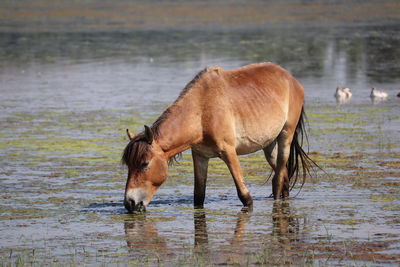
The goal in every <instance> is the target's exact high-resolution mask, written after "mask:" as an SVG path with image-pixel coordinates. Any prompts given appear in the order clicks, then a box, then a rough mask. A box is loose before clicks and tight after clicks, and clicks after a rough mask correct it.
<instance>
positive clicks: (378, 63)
mask: <svg viewBox="0 0 400 267" xmlns="http://www.w3.org/2000/svg"><path fill="white" fill-rule="evenodd" d="M399 31H400V28H399V27H398V26H386V27H384V26H382V27H378V26H375V27H373V26H370V27H350V28H345V27H343V28H340V27H338V28H315V27H309V28H278V29H271V30H246V31H227V32H224V31H223V32H219V31H211V32H210V31H179V32H175V31H161V32H157V31H139V32H132V33H59V34H57V33H37V34H35V33H32V34H18V33H16V34H13V33H2V34H0V47H1V48H2V49H1V50H0V71H1V83H2V87H1V90H2V103H1V104H2V105H3V106H7V107H9V106H16V108H18V104H16V105H14V104H12V103H13V102H10V101H18V100H17V99H19V100H22V101H21V102H22V103H25V105H24V106H25V107H29V110H32V109H36V108H41V107H43V108H45V107H48V106H52V105H54V103H57V105H58V106H59V107H62V108H64V107H65V108H66V109H75V108H78V109H79V107H78V106H79V105H80V108H83V109H97V108H99V107H100V108H120V107H127V106H129V107H134V108H135V107H137V105H146V104H147V105H148V104H151V102H163V103H169V102H171V101H172V100H173V99H174V98H175V97H176V96H177V95H178V92H179V91H180V90H181V89H182V88H183V87H184V85H185V84H186V83H187V82H188V81H190V79H191V78H192V77H193V76H194V75H195V74H196V73H197V72H198V71H200V70H201V69H203V68H204V67H206V66H213V65H219V66H221V67H223V68H227V69H230V68H235V67H238V66H241V65H245V64H248V63H254V62H263V61H271V62H274V63H277V64H280V65H282V66H283V67H285V68H286V69H288V70H289V71H290V72H292V73H293V75H294V76H295V77H297V78H298V79H299V80H300V81H301V82H302V83H303V85H304V87H305V89H306V98H307V99H313V101H314V100H318V101H327V102H331V100H332V98H331V95H333V92H334V90H335V88H336V86H338V85H341V86H347V87H350V88H351V89H352V90H353V93H354V98H353V99H354V101H355V102H357V101H366V98H367V97H368V96H369V91H370V89H371V88H372V87H382V88H384V89H385V90H387V91H388V92H389V94H391V95H392V96H394V95H395V94H397V93H398V91H399V90H400V88H399V79H400V65H399V64H398V62H399V58H400V34H399ZM64 80H67V81H68V83H62V82H61V81H64ZM54 83H57V84H54ZM127 96H128V97H127ZM26 101H29V103H32V106H29V105H28V106H26ZM36 101H39V102H36ZM13 108H14V107H13ZM13 108H11V110H13ZM135 109H136V108H135ZM137 110H139V111H141V112H143V110H142V108H139V107H138V108H137ZM144 112H146V111H144ZM3 115H4V113H3Z"/></svg>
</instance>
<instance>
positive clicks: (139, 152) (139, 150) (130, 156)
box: [121, 134, 150, 170]
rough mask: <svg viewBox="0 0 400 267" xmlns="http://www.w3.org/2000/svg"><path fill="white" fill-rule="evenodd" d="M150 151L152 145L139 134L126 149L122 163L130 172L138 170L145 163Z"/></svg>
mask: <svg viewBox="0 0 400 267" xmlns="http://www.w3.org/2000/svg"><path fill="white" fill-rule="evenodd" d="M149 150H150V145H149V144H148V143H147V142H146V141H145V140H144V135H143V134H138V135H137V136H136V137H135V138H133V139H132V140H131V141H130V142H129V143H128V145H127V146H126V147H125V149H124V153H123V154H122V159H121V162H122V163H124V164H125V165H126V166H128V168H129V169H130V170H138V169H139V168H140V165H141V164H142V163H143V162H145V160H146V155H147V152H148V151H149Z"/></svg>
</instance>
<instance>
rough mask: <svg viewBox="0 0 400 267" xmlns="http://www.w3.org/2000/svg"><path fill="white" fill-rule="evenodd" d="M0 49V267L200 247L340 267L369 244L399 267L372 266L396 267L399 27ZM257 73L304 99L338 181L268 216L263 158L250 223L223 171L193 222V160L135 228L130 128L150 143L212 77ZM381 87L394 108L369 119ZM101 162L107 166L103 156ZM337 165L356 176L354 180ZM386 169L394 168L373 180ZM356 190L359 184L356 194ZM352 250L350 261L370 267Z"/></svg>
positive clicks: (82, 37)
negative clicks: (291, 79) (294, 87)
mask: <svg viewBox="0 0 400 267" xmlns="http://www.w3.org/2000/svg"><path fill="white" fill-rule="evenodd" d="M0 48H1V49H0V95H1V96H0V97H1V98H0V99H1V100H0V108H1V114H0V127H1V130H0V139H1V143H0V144H1V146H0V148H1V152H0V154H1V155H0V157H1V158H2V159H1V165H2V166H1V175H0V183H1V184H0V185H1V187H0V199H1V200H0V203H1V208H2V217H1V221H2V224H1V226H0V235H1V236H2V240H1V244H0V245H1V248H2V251H3V252H2V254H1V255H0V256H1V257H2V260H3V261H4V262H7V261H8V260H7V259H8V258H7V257H8V256H9V255H10V250H14V251H17V252H18V251H20V252H21V253H22V255H25V256H26V257H28V256H29V255H31V251H30V250H31V249H36V254H37V255H40V253H42V256H37V257H38V261H39V262H40V261H42V262H49V261H48V259H56V260H57V261H55V262H60V263H65V262H69V263H70V262H71V258H73V260H72V262H80V263H82V262H85V263H88V264H96V263H98V262H111V263H118V262H120V263H121V264H122V265H124V264H127V263H128V262H129V260H132V259H140V258H141V257H145V256H146V255H149V254H150V255H154V253H153V254H151V253H150V252H149V251H153V250H154V249H155V250H157V252H158V253H159V254H160V255H162V257H163V258H166V259H167V258H175V257H176V256H177V255H178V256H182V257H183V258H184V257H185V255H186V253H189V251H192V249H194V248H193V247H196V246H195V245H196V244H200V245H203V246H205V247H206V248H207V247H208V248H209V250H210V251H208V252H207V253H203V254H204V255H208V257H209V259H212V260H211V261H212V262H214V263H218V262H224V261H225V259H222V258H223V256H221V255H229V257H231V261H232V262H236V261H237V262H242V260H243V259H236V258H235V257H237V255H250V254H251V253H256V256H257V255H258V254H257V253H259V250H260V240H262V242H261V243H262V244H263V246H264V247H263V249H264V250H267V249H266V248H268V249H270V250H268V251H269V252H268V253H272V254H271V255H270V256H269V257H270V258H271V259H272V263H275V264H277V263H278V264H282V261H281V258H285V259H286V258H289V259H290V261H289V262H283V264H290V263H294V264H296V263H299V262H300V263H304V262H303V258H304V257H308V258H309V257H311V256H310V255H311V254H310V252H305V251H304V250H305V249H304V248H305V247H306V248H307V249H308V251H311V250H317V251H319V252H317V253H320V254H322V256H320V257H321V258H323V259H324V261H323V262H325V263H326V262H328V263H329V260H330V258H331V256H332V255H333V256H332V259H336V260H337V261H334V263H337V262H339V264H340V262H341V259H340V257H339V259H338V256H337V255H339V254H340V255H342V254H343V255H347V254H346V250H345V249H343V247H341V246H342V245H341V244H342V243H343V244H344V243H345V242H348V243H346V244H347V245H348V246H349V247H351V245H352V244H354V243H355V244H357V245H360V246H362V244H364V243H363V242H370V241H371V240H372V241H371V242H375V241H376V242H377V245H376V246H378V245H381V246H382V247H384V249H383V251H382V254H384V255H389V256H387V257H388V258H385V257H386V256H385V257H383V258H379V257H378V258H379V259H380V260H377V262H378V264H379V263H382V264H391V263H393V262H398V260H397V261H396V257H397V256H398V255H400V253H399V251H400V245H399V242H398V240H399V236H400V224H399V221H398V219H396V217H398V216H399V214H400V209H399V203H400V200H399V197H400V195H399V191H398V188H399V183H398V178H399V172H398V169H397V165H395V164H394V163H392V162H393V161H398V159H399V158H400V156H399V151H400V147H399V146H398V144H399V142H400V134H399V130H400V125H399V115H398V114H399V104H400V101H399V99H398V98H396V94H397V93H399V92H400V64H399V62H400V26H354V27H352V26H350V27H276V28H271V29H266V30H234V31H228V30H227V31H173V30H171V31H133V32H127V33H110V32H104V33H102V32H97V33H0ZM262 61H271V62H274V63H277V64H280V65H282V66H283V67H284V68H286V69H288V70H289V71H290V72H292V73H293V75H294V76H295V77H296V78H298V79H299V81H300V82H301V83H302V84H303V86H304V87H305V90H306V109H307V110H309V115H310V128H311V129H314V131H313V130H311V135H310V151H311V152H314V153H322V154H323V155H327V156H326V157H328V155H329V159H325V161H324V160H323V158H324V157H322V159H321V158H319V159H320V160H321V161H322V162H321V161H320V163H321V164H322V165H323V166H324V167H325V168H326V170H327V171H328V172H329V173H330V174H331V175H332V176H333V178H332V179H330V178H328V177H326V176H324V175H322V179H321V181H317V182H315V181H314V183H316V184H313V183H311V184H310V185H309V186H308V187H305V188H304V189H303V191H302V193H301V194H300V196H299V197H298V198H297V199H294V200H291V201H290V207H282V206H281V205H279V204H273V202H272V201H270V200H268V198H267V196H268V195H269V193H270V185H269V184H268V185H267V186H262V187H260V183H262V181H263V180H264V178H263V177H266V176H267V175H268V173H269V172H268V171H267V170H262V171H261V170H260V169H263V168H265V165H262V167H260V166H261V164H262V163H261V162H263V160H262V158H261V159H260V157H259V155H258V157H255V158H251V157H250V158H249V159H246V158H245V159H244V163H243V166H244V169H246V167H247V168H248V169H250V170H251V171H253V172H254V173H252V172H251V171H247V172H246V176H249V177H250V180H249V181H248V183H249V185H250V191H251V192H252V194H253V196H254V199H255V211H254V213H253V214H252V215H248V214H243V213H238V212H239V210H240V205H239V204H240V203H239V201H238V199H237V197H236V194H235V190H234V188H233V187H232V185H233V183H232V181H231V178H230V177H229V174H228V173H227V172H226V168H225V167H220V166H219V165H217V167H215V168H214V169H213V170H212V171H211V172H210V176H212V177H215V180H214V182H213V181H212V180H211V181H210V183H211V185H210V186H209V191H208V192H207V201H206V207H207V209H206V210H205V212H194V211H193V210H192V209H191V206H192V190H193V189H192V179H193V178H192V171H191V165H190V157H189V156H188V157H184V159H183V160H182V161H181V164H182V165H178V166H177V167H176V168H173V169H172V170H171V173H170V178H169V179H170V180H169V181H168V182H167V183H166V184H165V186H164V187H163V188H162V189H160V191H159V193H158V194H157V195H156V197H155V198H154V201H153V202H152V204H151V205H150V207H149V214H148V215H147V216H145V217H137V218H132V217H131V216H129V215H125V214H124V209H123V206H122V202H121V200H122V194H123V188H124V183H125V180H124V179H125V178H124V177H125V175H126V174H125V170H124V169H123V168H120V167H119V165H118V161H119V156H120V153H121V151H122V149H123V146H124V145H125V144H126V141H125V140H124V139H123V138H124V130H125V128H127V127H129V128H133V130H135V131H136V130H141V129H142V125H143V124H144V123H151V122H152V121H154V119H155V118H156V117H157V115H158V114H160V113H161V112H162V111H163V110H164V108H165V107H166V106H167V105H168V104H170V103H171V102H172V101H173V100H174V99H175V98H176V97H177V95H178V94H179V92H180V90H181V89H182V88H184V86H185V85H186V83H187V82H189V81H190V80H191V79H192V78H193V77H194V76H195V74H196V73H197V72H198V71H200V70H201V69H203V68H204V67H206V66H213V65H218V66H221V67H223V68H225V69H230V68H235V67H238V66H241V65H245V64H249V63H253V62H262ZM338 85H341V86H347V87H349V88H351V90H352V91H353V98H352V100H351V101H350V102H349V103H348V104H346V105H343V106H337V105H336V102H335V99H334V97H333V94H334V91H335V88H336V86H338ZM372 87H377V88H382V89H384V90H386V91H387V92H388V93H389V99H388V100H387V101H385V102H383V103H379V104H376V105H373V104H372V103H371V100H370V99H369V94H370V90H371V88H372ZM338 114H339V115H338ZM357 114H360V115H359V116H358V115H357ZM338 117H339V118H338ZM127 118H133V119H131V120H129V119H127ZM116 121H117V123H116ZM358 121H359V123H358ZM349 129H350V130H349ZM20 140H21V141H20ZM24 140H26V142H25V143H24ZM38 140H44V141H43V142H44V143H43V144H42V143H40V142H41V141H38ZM46 140H47V141H48V142H47V143H46V142H45V141H46ZM53 140H54V142H53ZM20 142H22V143H20ZM35 142H37V144H36V143H35ZM68 142H70V143H71V142H76V144H75V143H73V144H72V143H71V144H70V145H69V143H68ZM85 142H86V143H85ZM32 143H33V144H34V145H32ZM60 143H61V144H60ZM64 143H65V144H64ZM93 143H96V145H99V143H100V145H102V146H100V147H97V146H94V145H93ZM46 145H47V146H48V145H51V149H50V148H49V149H47V150H46V148H45V147H46ZM63 145H65V146H67V147H64V146H63ZM75 146H76V147H75ZM103 148H106V149H109V150H107V153H109V154H106V153H105V152H102V151H100V152H99V151H97V150H96V149H103ZM52 149H54V150H52ZM94 150H96V152H93V151H94ZM60 152H61V153H60ZM96 153H97V154H96ZM334 153H338V154H335V155H336V156H335V157H336V158H335V157H333V156H332V155H334ZM359 153H364V154H363V155H362V156H360V154H359ZM99 155H100V156H99ZM316 155H317V156H318V154H316ZM343 155H345V156H346V157H348V158H345V160H346V164H348V163H347V162H353V163H354V162H356V163H354V164H355V167H354V166H353V165H351V166H350V165H346V164H344V163H343V162H342V161H343V160H344V159H342V158H341V156H343ZM90 160H94V161H93V162H92V161H90ZM385 162H388V164H389V163H390V164H394V165H390V164H389V165H382V166H383V167H382V166H381V165H379V166H381V167H379V166H378V165H377V164H384V163H385ZM254 164H255V165H256V167H252V166H253V165H254ZM257 164H258V165H257ZM263 164H264V163H263ZM341 164H342V165H341ZM223 168H225V169H223ZM370 168H372V171H371V170H370ZM220 169H223V171H220ZM380 171H382V172H384V173H383V174H382V173H381V172H380ZM367 174H368V175H367ZM364 176H365V177H364ZM381 176H382V177H383V178H384V179H383V180H384V181H385V183H386V185H382V184H379V185H376V186H375V184H372V185H367V186H363V181H364V178H365V181H367V180H368V179H369V178H370V177H377V178H380V177H381ZM121 177H122V178H121ZM348 177H352V179H356V178H355V177H361V178H362V179H361V181H358V180H357V181H352V182H348V179H347V178H348ZM252 179H253V180H252ZM349 179H350V178H349ZM342 181H344V182H342ZM368 181H369V180H368ZM359 183H360V184H361V185H360V187H357V186H359ZM365 183H366V182H365ZM374 186H375V187H374ZM396 188H397V189H396ZM393 190H395V191H393ZM389 204H390V205H389ZM37 214H39V215H37ZM274 214H278V215H274ZM60 240H61V241H62V242H61V244H60ZM321 240H323V241H324V242H325V241H326V243H323V245H321V246H327V244H328V243H329V244H331V245H332V246H337V247H340V249H338V251H337V255H336V254H335V253H332V255H331V254H326V253H325V250H323V249H319V248H318V245H315V244H319V242H322V241H321ZM349 240H350V241H349ZM396 240H397V241H396ZM379 242H389V245H387V244H386V243H384V244H385V245H384V246H383V245H382V244H381V243H379ZM269 244H272V245H273V247H272V248H271V247H269ZM338 244H340V245H338ZM368 244H369V243H368ZM374 245H375V243H374ZM275 246H276V247H275ZM365 246H367V245H365ZM371 246H372V245H371ZM356 248H357V247H356ZM356 248H354V250H352V249H351V248H349V251H351V253H354V254H356V253H360V252H359V251H358V250H357V249H356ZM373 248H374V247H372V248H371V251H373ZM334 249H336V247H334ZM278 251H279V252H278ZM282 251H284V253H283V254H282ZM321 251H322V252H321ZM17 252H15V253H14V255H17V254H18V253H17ZM203 252H204V251H203ZM264 252H265V251H264ZM264 252H262V253H264ZM23 253H25V254H23ZM46 253H47V254H46ZM260 253H261V252H260ZM313 253H314V252H313ZM43 255H45V257H44V258H46V255H49V256H48V257H47V258H48V259H47V260H46V259H43V258H41V257H43ZM251 255H253V254H251ZM274 255H275V256H274ZM304 255H306V256H304ZM360 255H363V254H360ZM391 255H395V256H394V259H393V258H390V256H391ZM13 257H15V256H13ZM29 257H30V256H29ZM151 257H153V258H152V259H154V256H151ZM260 257H261V256H260ZM239 258H240V257H239ZM10 259H11V261H12V259H14V258H12V257H11V256H10ZM117 259H118V260H117ZM312 259H313V260H314V254H312ZM332 259H331V260H332ZM357 260H360V261H361V262H368V264H375V261H373V260H371V259H369V258H365V257H364V258H363V257H361V256H360V258H355V259H354V261H350V263H351V264H352V263H353V262H357ZM313 262H314V263H315V261H312V262H311V263H313ZM348 262H349V261H347V263H348ZM270 263H271V262H270ZM316 263H318V261H317V262H316ZM320 264H323V263H321V262H320Z"/></svg>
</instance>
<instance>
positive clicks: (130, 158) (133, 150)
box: [121, 68, 208, 170]
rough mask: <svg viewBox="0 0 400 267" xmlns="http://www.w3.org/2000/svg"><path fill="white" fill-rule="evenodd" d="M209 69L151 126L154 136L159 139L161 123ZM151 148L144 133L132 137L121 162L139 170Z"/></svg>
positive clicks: (204, 70) (131, 168) (187, 86)
mask: <svg viewBox="0 0 400 267" xmlns="http://www.w3.org/2000/svg"><path fill="white" fill-rule="evenodd" d="M207 71H208V69H207V68H205V69H203V70H202V71H200V72H199V73H197V75H196V76H195V77H194V78H193V79H192V80H191V81H190V82H189V83H188V84H187V85H186V86H185V88H183V90H182V91H181V92H180V94H179V97H178V98H177V99H176V100H175V102H174V103H173V104H172V105H171V106H169V107H168V108H167V109H166V110H165V111H164V112H163V113H162V114H161V116H160V117H158V119H157V120H156V121H155V122H154V123H153V125H152V126H151V130H152V132H153V135H154V138H155V139H157V138H158V137H159V136H160V134H161V133H160V126H161V124H162V123H163V122H164V121H165V120H166V119H167V118H168V117H169V115H170V114H171V110H172V108H173V107H174V105H175V104H176V103H177V101H178V100H179V99H181V98H182V97H184V96H185V95H186V94H187V92H189V91H190V89H192V88H193V86H194V85H195V84H196V83H197V82H198V81H199V80H200V78H201V77H202V75H203V74H204V73H206V72H207ZM149 150H150V145H149V144H148V143H147V142H146V141H145V140H144V134H143V133H140V134H138V135H137V136H136V137H135V138H134V139H132V140H131V141H130V142H129V143H128V145H127V146H126V147H125V149H124V152H123V154H122V159H121V162H122V163H123V164H125V165H126V166H128V168H129V169H130V170H138V169H139V168H140V165H141V164H142V163H143V162H144V161H145V160H146V155H147V153H148V152H149ZM180 157H181V154H180V153H179V154H177V155H175V156H173V157H172V158H171V159H170V160H169V162H168V163H169V164H170V165H171V164H173V163H174V162H177V159H178V158H180Z"/></svg>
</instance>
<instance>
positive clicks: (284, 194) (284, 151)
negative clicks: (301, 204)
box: [272, 128, 293, 199]
mask: <svg viewBox="0 0 400 267" xmlns="http://www.w3.org/2000/svg"><path fill="white" fill-rule="evenodd" d="M292 139H293V131H291V130H290V129H285V128H284V129H283V130H282V132H281V133H280V134H279V136H278V138H277V145H278V149H277V158H276V170H275V175H274V178H273V179H272V192H273V195H274V199H279V198H288V197H289V177H288V170H287V168H286V163H287V161H288V159H289V155H290V144H291V142H292Z"/></svg>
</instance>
